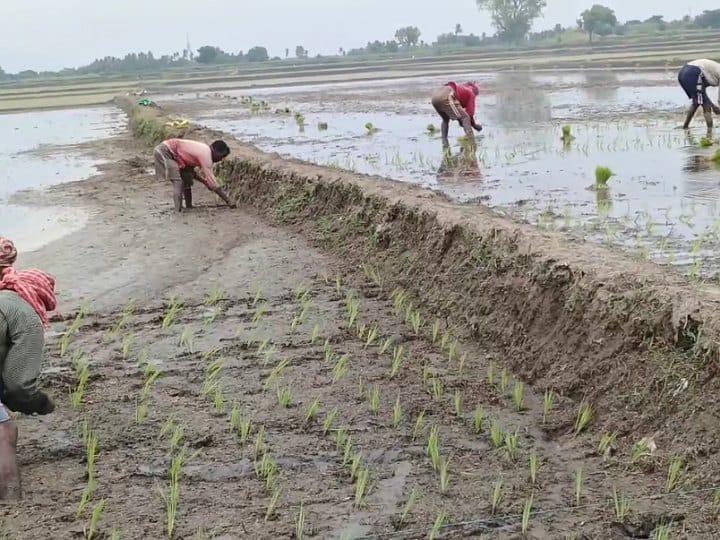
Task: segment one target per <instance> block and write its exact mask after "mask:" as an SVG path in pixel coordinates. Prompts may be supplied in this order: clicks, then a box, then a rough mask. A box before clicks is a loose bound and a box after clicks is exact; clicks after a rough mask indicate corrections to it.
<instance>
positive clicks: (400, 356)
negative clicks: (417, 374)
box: [390, 345, 405, 379]
mask: <svg viewBox="0 0 720 540" xmlns="http://www.w3.org/2000/svg"><path fill="white" fill-rule="evenodd" d="M404 361H405V348H404V347H403V346H402V345H398V346H397V347H393V358H392V366H391V367H390V378H391V379H394V378H395V377H396V376H397V375H398V373H400V370H401V369H402V366H403V362H404Z"/></svg>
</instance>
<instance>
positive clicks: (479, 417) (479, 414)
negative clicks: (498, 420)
mask: <svg viewBox="0 0 720 540" xmlns="http://www.w3.org/2000/svg"><path fill="white" fill-rule="evenodd" d="M484 423H485V409H483V408H482V405H478V406H477V407H475V414H474V416H473V427H474V428H475V433H477V434H478V435H479V434H480V433H482V430H483V425H484Z"/></svg>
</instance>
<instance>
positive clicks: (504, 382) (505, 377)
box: [500, 368, 510, 394]
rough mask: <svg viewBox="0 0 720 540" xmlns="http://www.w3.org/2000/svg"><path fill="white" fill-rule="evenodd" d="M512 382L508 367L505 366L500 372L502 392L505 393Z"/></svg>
mask: <svg viewBox="0 0 720 540" xmlns="http://www.w3.org/2000/svg"><path fill="white" fill-rule="evenodd" d="M509 384H510V375H509V374H508V372H507V369H505V368H503V370H502V371H501V372H500V392H502V393H503V394H505V392H507V387H508V385H509Z"/></svg>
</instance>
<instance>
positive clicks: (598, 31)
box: [0, 0, 720, 80]
mask: <svg viewBox="0 0 720 540" xmlns="http://www.w3.org/2000/svg"><path fill="white" fill-rule="evenodd" d="M475 2H476V4H477V6H478V8H479V9H480V10H483V11H486V12H488V14H489V15H490V18H491V21H492V24H493V26H494V28H495V30H496V32H495V34H494V35H492V36H487V35H486V34H485V33H483V34H482V35H480V36H476V35H474V34H472V33H470V34H466V33H464V32H463V28H462V25H461V24H459V23H458V24H456V25H455V28H454V29H453V31H451V32H447V33H444V34H441V35H439V36H437V38H436V40H435V41H434V42H432V43H427V42H426V41H424V40H423V39H422V34H421V32H420V29H419V28H418V27H416V26H405V27H402V28H398V30H397V31H396V32H395V35H394V39H390V40H386V41H379V40H375V41H371V42H368V43H367V45H365V46H364V47H359V48H355V49H350V50H347V51H346V50H345V49H344V48H342V47H340V48H339V49H338V53H337V56H346V55H350V56H361V55H374V54H393V53H398V52H400V51H403V50H405V51H408V50H412V49H417V48H428V47H434V48H437V49H440V51H441V50H442V48H446V47H457V48H463V47H481V46H484V45H488V46H492V45H496V44H502V43H505V44H519V43H522V42H527V41H531V42H532V41H540V40H545V39H552V38H555V39H557V40H558V41H560V40H561V39H562V35H563V34H564V33H566V32H567V31H575V30H579V31H582V32H585V33H586V34H587V36H588V40H589V41H590V42H592V41H593V39H594V38H595V37H596V36H609V35H625V34H629V33H637V34H643V33H651V32H654V31H664V30H667V29H676V28H680V29H693V28H697V29H708V28H718V29H720V9H714V10H706V11H704V12H703V13H701V14H700V15H697V16H696V17H690V16H685V17H683V18H682V19H681V20H677V21H665V20H664V18H663V16H662V15H653V16H651V17H649V18H647V19H646V20H644V21H641V20H631V21H626V22H624V23H620V22H619V21H618V19H617V17H616V15H615V12H614V11H613V10H612V9H611V8H609V7H607V6H604V5H602V4H595V5H593V6H592V7H590V8H589V9H586V10H584V11H583V12H582V13H580V16H579V17H578V19H577V27H576V28H564V27H562V26H561V25H559V24H558V25H555V27H554V28H553V29H550V30H544V31H542V32H534V33H533V32H530V29H531V28H532V25H533V23H534V21H535V20H536V19H538V18H539V17H540V16H542V13H543V10H544V9H545V7H546V5H547V2H546V0H475ZM440 51H439V52H440ZM291 52H292V53H294V55H293V57H294V58H297V59H306V58H309V57H310V52H309V51H308V50H307V49H306V48H305V47H304V46H302V45H297V46H296V47H295V49H294V51H291V50H290V48H286V49H285V55H284V58H285V59H289V58H291ZM315 58H322V55H315ZM268 60H278V61H279V60H282V58H281V57H279V56H275V57H273V58H271V57H270V55H269V53H268V50H267V48H265V47H263V46H255V47H252V48H250V49H249V50H248V51H246V52H243V51H239V52H235V53H233V52H227V51H224V50H222V49H221V48H219V47H215V46H212V45H204V46H202V47H200V48H199V49H197V51H190V50H183V51H182V52H175V53H173V54H170V55H163V56H158V57H156V56H155V55H153V53H152V52H151V51H148V52H146V53H145V52H141V53H130V54H127V55H125V56H124V57H122V58H117V57H114V56H106V57H104V58H98V59H96V60H94V61H93V62H91V63H90V64H88V65H86V66H82V67H79V68H68V69H64V70H61V71H59V72H41V73H37V72H35V71H32V70H25V71H22V72H20V73H16V74H13V75H11V74H8V73H5V72H4V71H3V69H2V67H0V80H7V79H27V78H33V77H37V76H38V75H73V74H76V75H84V74H91V73H135V72H142V71H151V70H159V69H163V68H166V67H183V66H190V65H193V64H203V65H213V64H238V63H243V62H266V61H268Z"/></svg>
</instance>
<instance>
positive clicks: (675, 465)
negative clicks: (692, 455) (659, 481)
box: [665, 456, 685, 493]
mask: <svg viewBox="0 0 720 540" xmlns="http://www.w3.org/2000/svg"><path fill="white" fill-rule="evenodd" d="M684 472H685V460H684V459H683V457H682V456H673V457H672V459H671V460H670V465H669V466H668V473H667V479H666V481H665V492H666V493H672V492H673V491H675V490H676V489H677V488H678V487H679V486H680V485H681V483H682V477H683V473H684Z"/></svg>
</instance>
